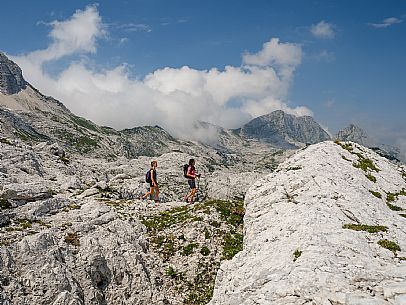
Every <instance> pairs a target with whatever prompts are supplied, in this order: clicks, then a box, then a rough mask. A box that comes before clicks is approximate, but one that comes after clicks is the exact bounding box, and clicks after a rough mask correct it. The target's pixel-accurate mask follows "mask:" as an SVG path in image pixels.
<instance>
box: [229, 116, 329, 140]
mask: <svg viewBox="0 0 406 305" xmlns="http://www.w3.org/2000/svg"><path fill="white" fill-rule="evenodd" d="M236 132H237V133H239V134H240V135H243V136H245V137H248V138H254V139H259V140H262V141H265V142H268V143H272V144H275V145H276V146H279V147H282V148H293V147H295V146H300V143H303V144H314V143H318V142H322V141H325V140H329V139H330V136H329V135H328V133H327V132H326V131H325V130H324V129H323V128H322V127H321V126H320V125H319V124H318V123H317V122H316V121H315V120H314V119H313V118H312V117H311V116H300V117H297V116H294V115H291V114H287V113H285V112H283V111H282V110H277V111H274V112H271V113H269V114H266V115H263V116H260V117H257V118H255V119H253V120H251V121H250V122H248V123H247V124H245V125H244V126H243V127H242V128H239V129H237V130H236Z"/></svg>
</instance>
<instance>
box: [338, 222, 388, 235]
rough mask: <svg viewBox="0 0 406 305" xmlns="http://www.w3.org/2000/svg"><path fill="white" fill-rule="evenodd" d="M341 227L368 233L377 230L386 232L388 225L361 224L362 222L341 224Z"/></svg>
mask: <svg viewBox="0 0 406 305" xmlns="http://www.w3.org/2000/svg"><path fill="white" fill-rule="evenodd" d="M343 229H349V230H354V231H366V232H368V233H377V232H386V231H387V230H388V227H386V226H369V225H362V224H355V223H351V224H345V225H343Z"/></svg>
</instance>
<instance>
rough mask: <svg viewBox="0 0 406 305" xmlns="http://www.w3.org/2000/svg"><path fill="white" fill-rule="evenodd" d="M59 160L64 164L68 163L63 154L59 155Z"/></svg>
mask: <svg viewBox="0 0 406 305" xmlns="http://www.w3.org/2000/svg"><path fill="white" fill-rule="evenodd" d="M59 160H60V161H62V162H63V163H64V164H65V165H68V164H69V163H70V160H69V159H68V158H66V157H65V156H61V157H59Z"/></svg>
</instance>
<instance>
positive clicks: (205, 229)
mask: <svg viewBox="0 0 406 305" xmlns="http://www.w3.org/2000/svg"><path fill="white" fill-rule="evenodd" d="M210 237H211V234H210V232H209V230H208V229H207V228H204V239H210Z"/></svg>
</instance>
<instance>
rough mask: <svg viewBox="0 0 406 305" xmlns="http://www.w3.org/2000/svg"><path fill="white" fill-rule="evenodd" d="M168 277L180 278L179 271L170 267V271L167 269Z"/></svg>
mask: <svg viewBox="0 0 406 305" xmlns="http://www.w3.org/2000/svg"><path fill="white" fill-rule="evenodd" d="M166 275H167V276H169V277H170V278H173V279H176V278H178V277H179V274H178V271H176V269H175V268H173V267H172V266H169V267H168V269H166Z"/></svg>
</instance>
